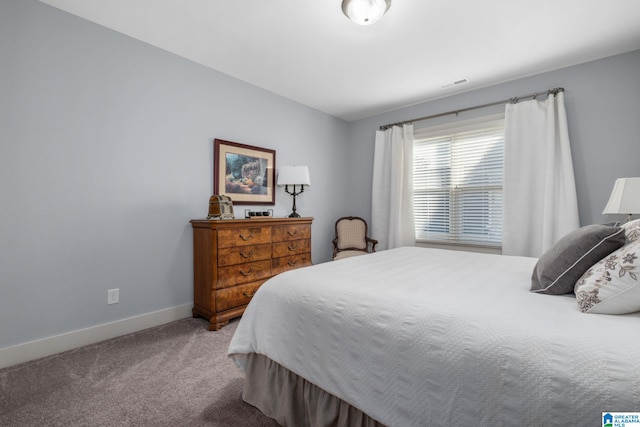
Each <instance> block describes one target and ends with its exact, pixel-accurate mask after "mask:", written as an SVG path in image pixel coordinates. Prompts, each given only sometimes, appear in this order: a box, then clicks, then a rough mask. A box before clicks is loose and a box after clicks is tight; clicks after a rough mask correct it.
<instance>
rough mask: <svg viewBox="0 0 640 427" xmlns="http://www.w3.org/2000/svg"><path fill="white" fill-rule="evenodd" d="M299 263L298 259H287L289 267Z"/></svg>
mask: <svg viewBox="0 0 640 427" xmlns="http://www.w3.org/2000/svg"><path fill="white" fill-rule="evenodd" d="M297 263H298V262H297V261H287V264H289V267H293V266H294V265H296V264H297Z"/></svg>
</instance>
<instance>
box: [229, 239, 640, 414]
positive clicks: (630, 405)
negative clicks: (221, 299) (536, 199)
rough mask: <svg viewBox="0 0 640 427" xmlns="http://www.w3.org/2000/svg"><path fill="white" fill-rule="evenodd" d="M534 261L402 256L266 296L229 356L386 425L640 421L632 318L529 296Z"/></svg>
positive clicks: (369, 258)
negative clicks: (256, 361) (277, 368)
mask: <svg viewBox="0 0 640 427" xmlns="http://www.w3.org/2000/svg"><path fill="white" fill-rule="evenodd" d="M535 263H536V259H535V258H526V257H512V256H511V257H510V256H502V255H490V254H480V253H470V252H460V251H447V250H438V249H426V248H408V247H407V248H398V249H392V250H387V251H381V252H376V253H374V254H370V255H365V256H360V257H353V258H347V259H344V260H341V261H335V262H329V263H324V264H318V265H314V266H310V267H306V268H303V269H298V270H293V271H289V272H286V273H283V274H280V275H278V276H275V277H273V278H271V279H270V280H269V281H267V282H266V283H265V284H263V285H262V286H261V287H260V289H259V291H258V292H257V293H256V295H255V296H254V297H253V300H252V301H251V303H250V304H249V306H248V307H247V309H246V311H245V313H244V315H243V317H242V319H241V320H240V322H239V324H238V327H237V329H236V332H235V334H234V337H233V338H232V341H231V343H230V346H229V349H228V354H229V356H230V357H231V358H233V360H234V361H235V363H236V365H237V366H238V367H239V368H240V369H244V367H245V364H246V360H247V356H248V355H249V354H252V353H257V354H261V355H264V356H266V357H268V358H269V359H271V360H273V361H275V362H276V363H278V364H280V365H282V366H283V367H285V368H286V369H288V370H290V371H291V372H293V373H295V374H297V375H299V376H300V377H302V378H304V379H306V380H307V381H309V382H310V383H312V384H315V385H316V386H318V387H319V388H321V389H323V390H326V391H327V392H328V393H330V394H332V395H333V396H336V397H337V398H339V399H342V400H343V401H345V402H347V403H348V404H350V405H353V406H354V407H355V408H357V409H359V410H361V411H362V412H364V413H365V414H367V415H369V416H370V417H371V418H373V419H375V420H377V421H379V422H380V423H382V424H385V425H388V426H402V427H406V426H425V425H429V426H431V425H458V426H466V425H474V426H475V425H559V424H562V425H600V423H601V419H602V412H605V411H612V412H625V411H627V412H629V411H636V412H637V411H640V403H639V402H640V314H639V313H635V314H628V315H623V316H611V315H594V314H585V313H581V312H580V311H579V309H578V305H577V303H576V301H575V298H574V297H573V296H572V295H563V296H555V295H554V296H552V295H540V294H534V293H531V292H529V286H530V278H531V272H532V270H533V267H534V265H535Z"/></svg>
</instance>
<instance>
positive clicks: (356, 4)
mask: <svg viewBox="0 0 640 427" xmlns="http://www.w3.org/2000/svg"><path fill="white" fill-rule="evenodd" d="M390 6H391V0H343V1H342V12H344V14H345V15H347V17H348V18H349V19H351V20H352V21H353V22H355V23H356V24H358V25H371V24H373V23H374V22H376V21H377V20H379V19H380V18H382V15H384V14H385V12H386V11H387V10H388V9H389V7H390Z"/></svg>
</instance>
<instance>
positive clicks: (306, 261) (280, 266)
mask: <svg viewBox="0 0 640 427" xmlns="http://www.w3.org/2000/svg"><path fill="white" fill-rule="evenodd" d="M308 265H311V255H310V254H308V253H306V254H302V255H294V256H287V257H282V258H274V259H273V260H271V274H273V275H274V276H275V275H276V274H280V273H283V272H285V271H288V270H293V269H295V268H300V267H306V266H308Z"/></svg>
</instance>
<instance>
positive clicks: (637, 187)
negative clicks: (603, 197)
mask: <svg viewBox="0 0 640 427" xmlns="http://www.w3.org/2000/svg"><path fill="white" fill-rule="evenodd" d="M602 213H603V214H629V215H630V214H637V213H640V178H619V179H616V182H615V184H613V191H611V196H610V197H609V201H608V202H607V205H606V206H605V207H604V211H602Z"/></svg>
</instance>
